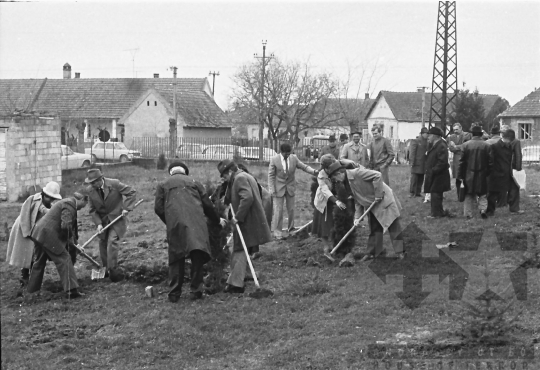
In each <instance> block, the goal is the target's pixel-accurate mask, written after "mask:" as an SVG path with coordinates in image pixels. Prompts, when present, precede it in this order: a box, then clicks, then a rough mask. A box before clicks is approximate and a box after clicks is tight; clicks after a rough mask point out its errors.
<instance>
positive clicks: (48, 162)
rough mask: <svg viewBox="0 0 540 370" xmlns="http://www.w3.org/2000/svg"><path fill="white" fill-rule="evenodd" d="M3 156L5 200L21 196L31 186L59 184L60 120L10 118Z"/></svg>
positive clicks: (13, 199) (60, 173)
mask: <svg viewBox="0 0 540 370" xmlns="http://www.w3.org/2000/svg"><path fill="white" fill-rule="evenodd" d="M5 155H6V183H7V193H8V201H11V202H13V201H16V200H17V199H18V198H19V197H24V196H25V195H27V191H28V188H29V187H31V186H32V187H33V186H40V187H41V188H43V187H44V186H45V184H46V183H47V182H49V181H56V182H58V183H59V184H61V183H62V170H61V167H60V121H59V120H58V119H39V118H36V119H33V118H27V119H20V120H17V121H16V120H13V119H12V120H10V122H9V128H8V130H7V133H6V154H5Z"/></svg>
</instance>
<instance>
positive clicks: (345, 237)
mask: <svg viewBox="0 0 540 370" xmlns="http://www.w3.org/2000/svg"><path fill="white" fill-rule="evenodd" d="M376 203H377V202H373V203H371V205H370V206H369V208H368V209H367V210H366V211H365V212H364V214H363V215H362V216H360V218H359V220H360V221H362V220H363V219H364V217H366V215H367V214H368V213H369V211H371V209H372V208H373V206H374V205H375V204H376ZM355 227H356V226H354V225H353V227H351V229H350V230H349V231H347V234H345V236H344V237H343V238H341V240H340V241H339V243H338V244H337V245H336V246H335V247H334V249H332V251H331V252H330V254H334V253H336V251H337V250H338V248H339V247H341V244H343V243H344V242H345V240H347V238H348V237H349V235H351V233H352V232H353V230H354V228H355Z"/></svg>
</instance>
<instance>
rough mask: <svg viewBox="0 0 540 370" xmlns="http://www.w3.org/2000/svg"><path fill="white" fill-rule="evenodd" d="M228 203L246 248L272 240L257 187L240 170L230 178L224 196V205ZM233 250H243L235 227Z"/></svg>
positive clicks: (253, 180) (254, 182)
mask: <svg viewBox="0 0 540 370" xmlns="http://www.w3.org/2000/svg"><path fill="white" fill-rule="evenodd" d="M229 203H230V204H231V206H232V209H233V210H234V213H235V215H236V219H237V220H238V225H239V226H240V230H241V231H242V236H243V237H244V241H245V243H246V247H248V248H249V247H255V246H258V245H261V244H264V243H267V242H269V241H271V240H272V234H271V232H270V226H269V225H268V221H267V218H266V214H265V211H264V207H263V204H262V199H261V195H260V193H259V187H258V185H257V182H256V181H255V178H253V176H251V175H250V174H248V173H245V172H244V171H242V170H238V171H236V172H235V173H234V174H233V175H232V176H231V179H230V181H229V186H228V189H227V194H226V195H225V204H229ZM233 250H234V251H242V250H244V249H243V247H242V242H241V240H240V236H239V235H238V231H237V229H236V227H235V230H234V247H233Z"/></svg>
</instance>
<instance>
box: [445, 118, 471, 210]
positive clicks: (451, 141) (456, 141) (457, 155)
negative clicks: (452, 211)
mask: <svg viewBox="0 0 540 370" xmlns="http://www.w3.org/2000/svg"><path fill="white" fill-rule="evenodd" d="M452 128H453V130H454V133H453V134H452V135H448V145H449V147H448V149H449V150H450V151H451V152H452V153H454V158H453V159H452V177H453V178H455V179H456V192H457V196H458V199H459V188H460V187H461V180H460V179H458V178H457V173H458V171H459V160H460V159H461V155H462V154H463V152H462V150H461V145H463V143H465V142H467V141H469V140H471V138H472V135H471V133H470V132H463V128H462V126H461V123H459V122H456V123H454V126H453V127H452Z"/></svg>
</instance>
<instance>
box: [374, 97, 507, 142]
mask: <svg viewBox="0 0 540 370" xmlns="http://www.w3.org/2000/svg"><path fill="white" fill-rule="evenodd" d="M424 95H425V100H424V110H423V113H424V125H425V126H426V127H427V125H428V124H429V109H430V104H431V93H424V92H423V91H422V90H421V89H419V90H418V91H416V92H394V91H380V92H379V95H378V96H377V98H376V99H375V103H374V104H373V105H372V107H371V109H370V111H369V112H368V114H367V117H366V118H367V123H368V130H369V131H368V132H371V128H372V127H373V125H383V126H384V136H385V137H388V138H390V139H394V140H409V139H414V138H415V137H417V136H418V134H419V133H420V129H421V128H422V98H423V96H424ZM480 96H481V97H482V98H483V101H484V109H485V111H486V112H489V111H490V109H491V107H492V106H493V104H495V102H496V101H497V99H498V98H499V96H498V95H491V94H480ZM436 122H439V121H436Z"/></svg>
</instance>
